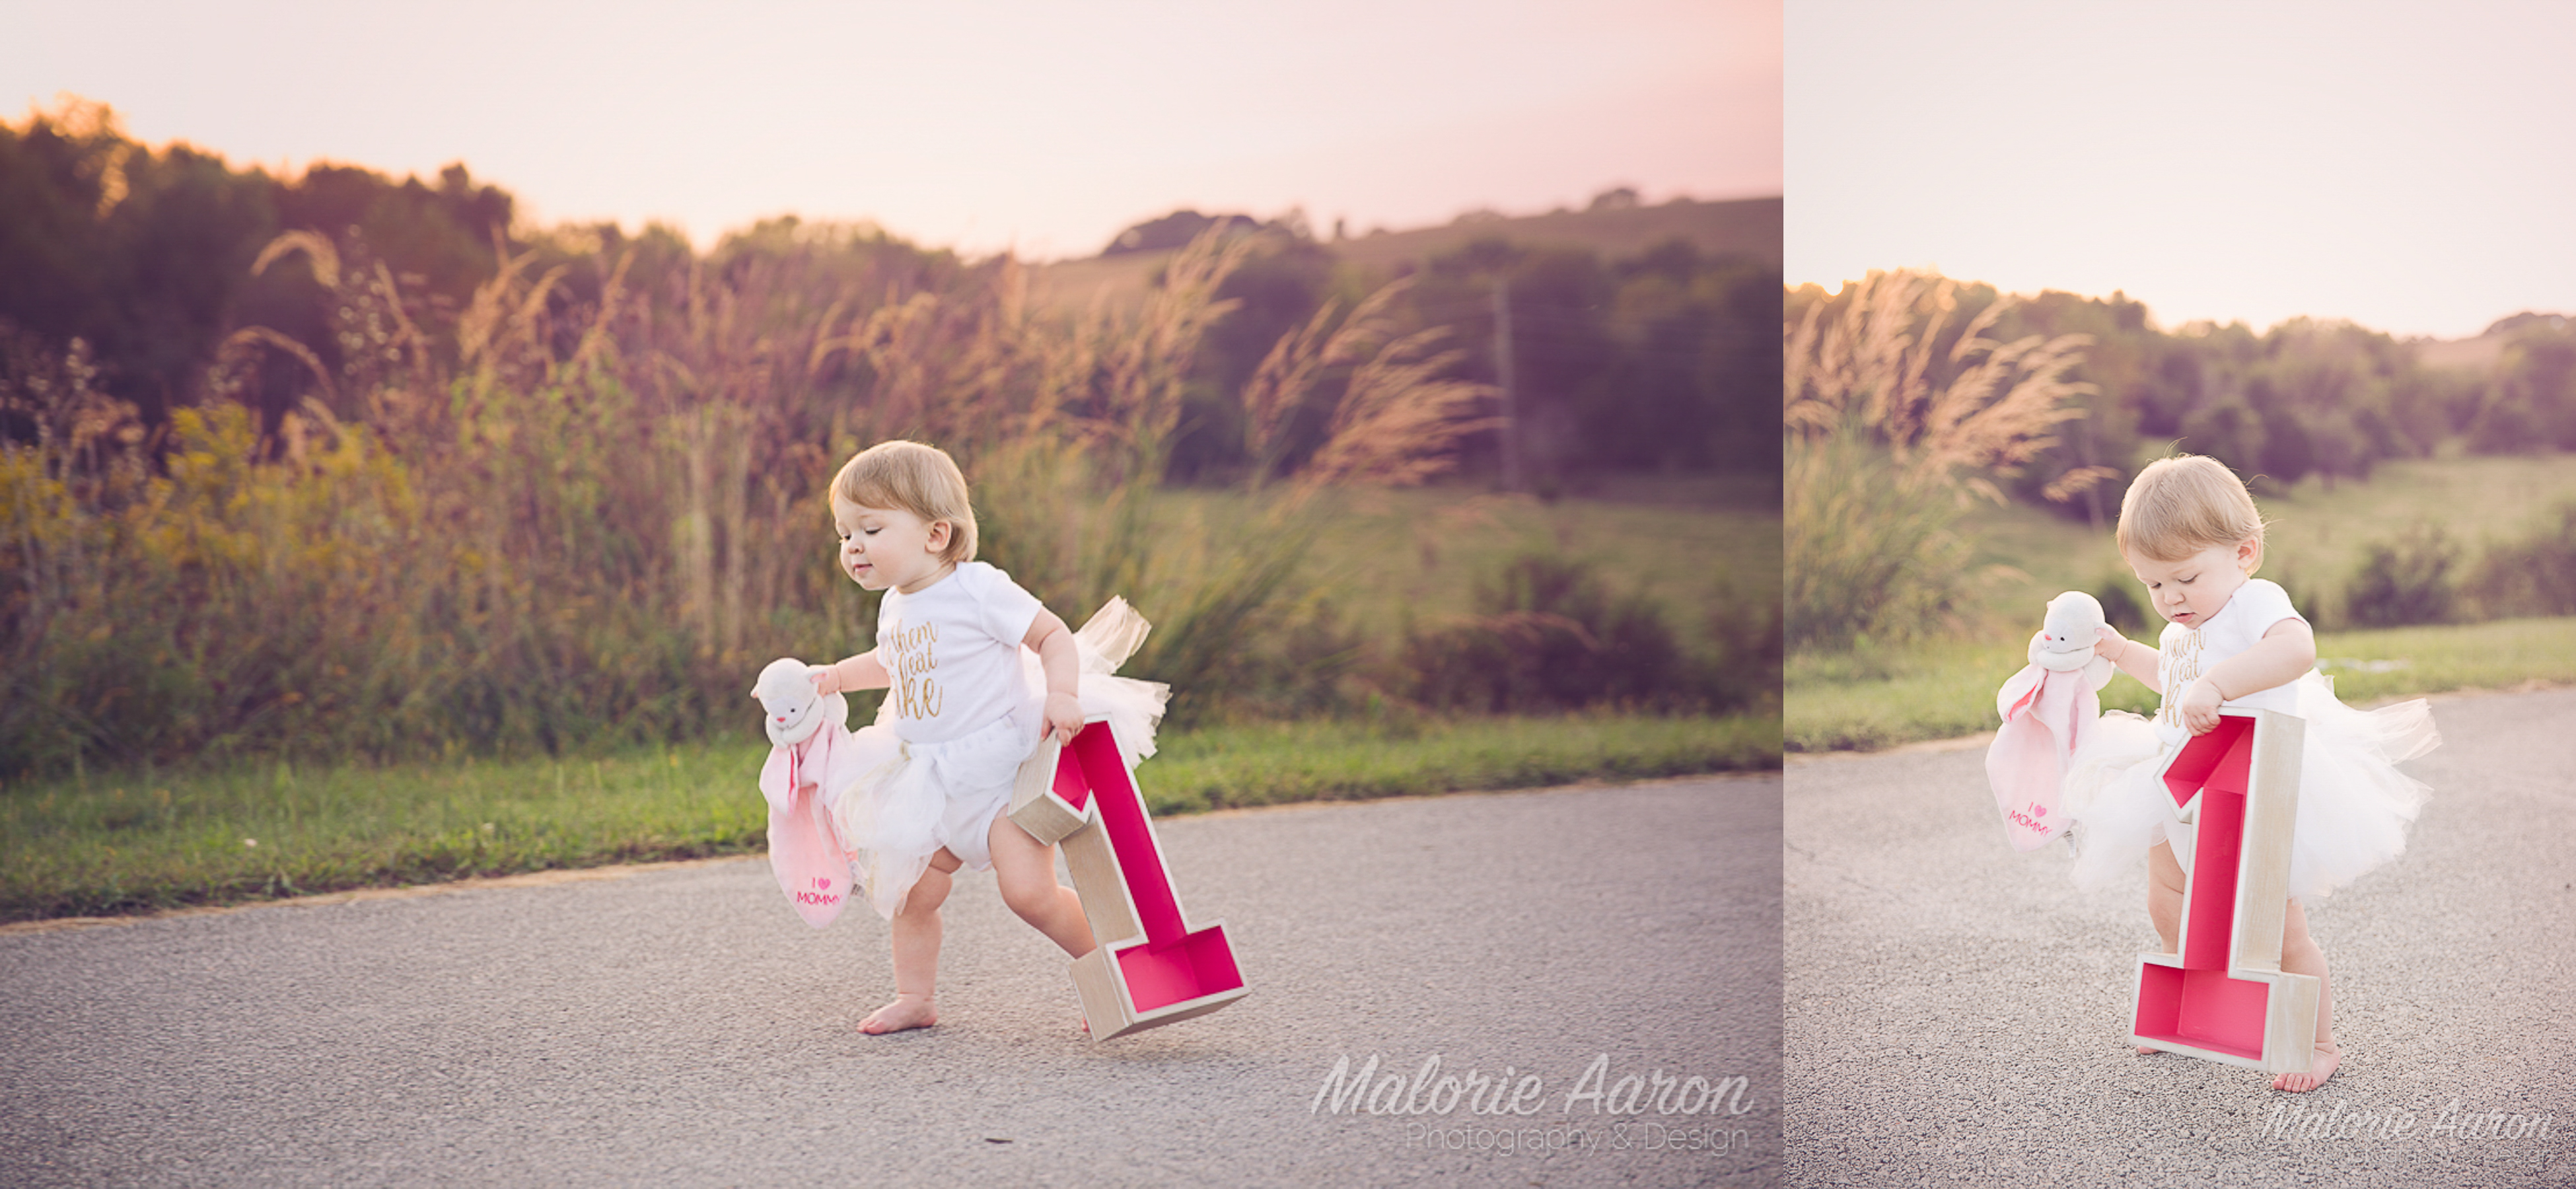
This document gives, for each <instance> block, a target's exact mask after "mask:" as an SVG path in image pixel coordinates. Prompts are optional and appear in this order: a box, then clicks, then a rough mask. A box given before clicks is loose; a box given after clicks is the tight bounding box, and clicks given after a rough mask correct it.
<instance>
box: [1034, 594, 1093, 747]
mask: <svg viewBox="0 0 2576 1189" xmlns="http://www.w3.org/2000/svg"><path fill="white" fill-rule="evenodd" d="M1020 643H1022V644H1026V645H1028V646H1029V648H1030V649H1031V650H1033V651H1035V652H1036V653H1037V654H1038V664H1039V666H1040V667H1042V668H1044V669H1045V670H1046V687H1047V696H1046V725H1047V730H1049V731H1051V732H1053V733H1054V734H1055V741H1056V742H1058V743H1065V742H1070V741H1071V740H1072V739H1073V733H1074V732H1075V731H1079V730H1081V729H1082V699H1081V696H1080V695H1081V691H1082V685H1081V682H1082V656H1081V654H1079V653H1077V652H1075V651H1074V648H1073V632H1072V630H1071V629H1069V628H1067V627H1065V626H1064V621H1063V620H1062V619H1059V618H1057V617H1056V613H1055V612H1053V611H1049V610H1047V609H1045V608H1043V607H1041V608H1039V609H1038V617H1037V618H1036V619H1033V620H1030V621H1029V634H1028V635H1027V636H1025V637H1022V638H1021V640H1020Z"/></svg>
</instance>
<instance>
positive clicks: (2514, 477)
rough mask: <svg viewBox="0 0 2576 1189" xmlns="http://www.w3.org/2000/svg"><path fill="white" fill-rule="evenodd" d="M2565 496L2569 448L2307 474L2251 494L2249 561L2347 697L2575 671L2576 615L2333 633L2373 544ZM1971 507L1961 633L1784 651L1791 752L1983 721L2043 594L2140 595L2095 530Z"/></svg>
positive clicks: (2459, 528)
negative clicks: (2254, 535) (2255, 526)
mask: <svg viewBox="0 0 2576 1189" xmlns="http://www.w3.org/2000/svg"><path fill="white" fill-rule="evenodd" d="M2566 499H2576V457H2571V456H2569V455H2565V454H2545V455H2532V456H2523V457H2477V458H2438V459H2420V460H2415V461H2409V462H2399V463H2390V464H2386V465H2383V466H2381V467H2380V468H2379V469H2378V470H2377V471H2375V472H2374V473H2373V474H2372V477H2371V479H2370V481H2369V482H2368V483H2351V482H2345V483H2340V484H2337V485H2335V486H2334V487H2332V488H2331V489H2329V488H2328V487H2326V486H2325V485H2324V484H2323V483H2322V482H2320V481H2318V480H2315V479H2310V480H2306V481H2303V482H2301V483H2300V484H2298V485H2297V486H2296V487H2294V488H2292V489H2291V490H2290V491H2289V492H2287V493H2285V494H2280V495H2272V496H2266V497H2262V498H2261V499H2260V500H2258V502H2259V503H2260V504H2261V506H2262V510H2263V514H2264V516H2265V517H2266V518H2267V519H2268V520H2269V521H2270V522H2271V527H2270V529H2269V531H2268V533H2267V544H2266V555H2265V560H2264V564H2263V569H2262V572H2261V574H2262V576H2263V577H2266V578H2270V579H2273V580H2274V581H2277V582H2280V583H2282V584H2283V585H2284V586H2287V587H2289V588H2290V591H2291V594H2292V596H2293V597H2294V598H2296V599H2298V600H2299V602H2300V610H2301V611H2302V612H2304V613H2306V614H2308V615H2310V616H2311V617H2314V618H2316V619H2317V620H2318V622H2321V623H2323V624H2324V625H2325V626H2326V628H2327V629H2328V630H2326V631H2324V632H2322V633H2321V634H2320V635H2319V637H2318V640H2317V655H2318V657H2319V663H2320V665H2321V667H2323V668H2324V669H2325V671H2326V672H2328V673H2330V674H2333V675H2334V676H2335V679H2336V688H2337V691H2338V692H2339V693H2340V694H2342V695H2343V697H2344V699H2345V700H2346V701H2349V702H2353V703H2355V704H2362V703H2366V702H2369V701H2373V700H2381V699H2386V698H2392V697H2400V696H2410V695H2414V694H2422V693H2436V692H2440V691H2444V690H2454V689H2470V688H2483V689H2499V688H2512V687H2517V686H2522V685H2526V684H2530V683H2535V682H2537V683H2550V684H2555V683H2562V682H2576V620H2565V619H2540V620H2508V621H2502V622H2496V623H2481V624H2466V625H2452V626H2445V627H2424V628H2400V629H2389V630H2380V631H2335V630H2332V629H2333V628H2334V625H2335V622H2336V619H2337V616H2338V614H2339V609H2340V603H2341V598H2342V590H2343V587H2344V585H2345V583H2347V582H2348V581H2349V580H2350V579H2351V577H2352V574H2353V571H2354V570H2355V569H2356V568H2358V566H2359V565H2360V562H2361V553H2362V550H2363V548H2364V547H2365V546H2367V545H2368V544H2370V543H2371V542H2373V541H2378V540H2382V539H2385V538H2387V537H2390V536H2393V535H2395V534H2396V533H2397V532H2398V531H2400V530H2401V529H2404V528H2405V527H2407V526H2408V525H2410V524H2413V523H2416V522H2418V521H2427V522H2432V523H2438V524H2440V525H2441V526H2442V527H2443V528H2444V529H2445V530H2446V531H2447V532H2449V533H2450V534H2451V535H2452V536H2453V537H2454V538H2456V539H2458V540H2460V541H2462V542H2463V543H2464V544H2466V545H2467V546H2469V548H2470V549H2471V550H2472V551H2474V550H2475V549H2477V548H2480V547H2482V542H2484V541H2489V540H2494V539H2497V538H2500V537H2509V536H2514V535H2518V534H2520V533H2522V532H2525V531H2527V530H2528V529H2529V528H2530V527H2531V526H2532V525H2533V524H2534V523H2535V522H2536V521H2537V519H2538V518H2539V517H2540V516H2541V515H2542V514H2544V513H2545V512H2546V511H2547V509H2549V508H2550V507H2551V506H2552V505H2554V504H2556V503H2557V502H2559V501H2561V500H2566ZM1972 519H1973V521H1974V532H1975V534H1976V535H1975V537H1974V545H1975V550H1976V552H1975V560H1976V564H1977V565H1978V567H1979V574H1978V577H1977V582H1978V586H1977V588H1976V590H1975V592H1974V596H1973V598H1972V599H1971V600H1970V601H1969V602H1968V604H1967V605H1966V606H1965V607H1964V608H1963V609H1962V611H1963V614H1962V621H1963V622H1962V623H1961V625H1960V627H1959V631H1958V632H1957V633H1956V634H1955V635H1954V636H1952V637H1951V638H1949V639H1945V640H1933V641H1927V642H1924V643H1920V644H1915V645H1910V646H1905V647H1901V648H1895V649H1880V650H1873V651H1864V652H1862V653H1859V654H1855V655H1829V654H1828V655H1819V654H1798V655H1793V656H1791V657H1790V658H1789V663H1788V671H1787V673H1786V674H1785V681H1786V685H1787V689H1786V691H1785V694H1784V698H1783V701H1784V707H1783V723H1782V731H1783V734H1784V735H1785V737H1786V746H1787V748H1788V749H1789V750H1791V751H1828V750H1835V749H1847V748H1858V749H1869V748H1877V747H1887V746H1892V745H1894V744H1898V743H1907V742H1913V741H1917V740H1924V739H1941V738H1949V737H1952V736H1957V735H1965V734H1970V733H1974V732H1977V731H1984V730H1991V729H1993V727H1994V726H1995V711H1994V694H1995V688H1996V687H1997V686H1999V685H2001V684H2002V683H2003V681H2004V679H2005V678H2006V677H2009V676H2011V675H2012V674H2013V673H2014V672H2015V671H2016V670H2018V669H2020V668H2021V666H2022V663H2023V661H2022V643H2023V642H2024V641H2026V640H2027V639H2028V638H2029V633H2030V632H2031V631H2033V630H2035V629H2036V628H2037V626H2038V624H2039V619H2040V614H2041V611H2042V610H2043V608H2044V607H2045V606H2046V605H2047V602H2048V600H2049V599H2050V598H2051V597H2053V596H2054V595H2056V594H2057V593H2058V592H2060V591H2064V590H2086V591H2093V592H2097V593H2098V592H2099V591H2101V590H2102V589H2103V588H2104V587H2106V586H2109V585H2111V584H2113V583H2115V582H2117V583H2121V584H2123V585H2124V588H2125V589H2126V590H2128V592H2129V593H2130V594H2131V595H2132V596H2133V597H2134V598H2136V599H2137V601H2138V604H2139V606H2140V607H2142V608H2143V607H2144V606H2145V604H2146V597H2145V591H2144V589H2143V588H2141V587H2139V585H2138V583H2137V579H2136V577H2135V576H2134V575H2132V574H2130V573H2129V571H2128V567H2127V566H2126V565H2124V564H2123V563H2122V562H2121V561H2120V556H2119V551H2118V549H2117V548H2116V547H2115V546H2114V545H2113V544H2112V541H2111V534H2110V533H2109V532H2108V531H2107V530H2105V531H2096V530H2094V529H2092V528H2091V527H2089V526H2086V525H2084V524H2082V523H2079V522H2075V521H2069V520H2064V519H2061V518H2058V517H2055V516H2052V515H2050V514H2049V513H2047V512H2046V511H2043V510H2041V509H2037V508H2032V507H2028V506H2024V505H2018V504H2017V505H2014V506H2011V507H2006V508H1981V509H1979V510H1978V511H1977V512H1976V513H1975V514H1974V516H1973V518H1972ZM2472 556H2474V554H2473V553H2472ZM2159 626H2160V625H2159ZM2154 630H2155V629H2154V628H2150V629H2149V635H2148V638H2150V639H2152V632H2153V631H2154ZM2102 704H2103V706H2104V707H2105V708H2106V709H2107V708H2124V709H2131V710H2145V709H2150V708H2152V707H2153V706H2154V705H2155V695H2153V694H2150V693H2148V692H2147V691H2146V689H2145V687H2143V686H2141V685H2139V684H2138V683H2137V682H2135V681H2131V680H2128V679H2126V678H2116V677H2115V678H2113V679H2112V683H2111V685H2110V686H2109V687H2107V688H2105V689H2104V690H2103V691H2102Z"/></svg>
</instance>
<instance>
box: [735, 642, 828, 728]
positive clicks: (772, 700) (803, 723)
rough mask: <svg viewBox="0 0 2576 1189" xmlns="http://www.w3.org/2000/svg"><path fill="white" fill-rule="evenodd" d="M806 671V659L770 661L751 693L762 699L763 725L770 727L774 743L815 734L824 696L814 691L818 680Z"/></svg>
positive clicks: (761, 672)
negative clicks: (814, 726)
mask: <svg viewBox="0 0 2576 1189" xmlns="http://www.w3.org/2000/svg"><path fill="white" fill-rule="evenodd" d="M806 673H807V669H806V667H805V664H804V662H802V661H797V660H792V659H788V658H784V657H782V658H780V659H778V660H774V661H771V662H769V666H768V667H767V668H764V669H762V670H761V671H760V680H759V681H758V682H757V683H755V684H754V685H753V686H752V687H751V696H752V697H754V698H757V699H759V700H760V709H761V726H762V727H764V728H766V729H767V730H768V732H769V741H770V742H771V743H776V744H786V743H793V742H796V741H798V740H800V739H803V738H804V737H805V736H807V735H809V734H812V733H813V726H812V724H813V723H814V722H815V721H816V719H818V718H819V717H820V716H821V714H822V705H823V697H822V695H820V694H817V693H815V692H814V679H813V678H811V677H808V676H806Z"/></svg>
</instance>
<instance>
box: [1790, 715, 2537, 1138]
mask: <svg viewBox="0 0 2576 1189" xmlns="http://www.w3.org/2000/svg"><path fill="white" fill-rule="evenodd" d="M2435 714H2436V719H2437V722H2438V723H2439V725H2440V727H2441V730H2442V734H2443V736H2444V743H2443V746H2442V747H2441V749H2440V750H2438V751H2436V752H2434V753H2433V754H2431V755H2429V756H2426V757H2425V758H2423V759H2421V760H2417V761H2414V762H2413V763H2411V764H2409V765H2408V767H2409V769H2410V770H2411V771H2413V772H2414V773H2415V774H2416V775H2417V776H2418V777H2419V778H2420V779H2422V780H2424V781H2425V782H2427V783H2429V784H2431V785H2432V786H2433V789H2434V799H2433V801H2432V802H2431V803H2430V804H2429V805H2428V806H2427V807H2426V809H2425V811H2424V814H2423V816H2422V817H2421V818H2420V819H2419V820H2418V821H2417V822H2416V824H2415V828H2414V832H2413V834H2412V835H2411V838H2410V845H2409V848H2408V850H2407V853H2406V854H2405V855H2404V856H2402V857H2401V858H2400V859H2398V860H2397V861H2396V862H2394V863H2392V864H2390V865H2388V866H2386V867H2383V868H2381V869H2380V870H2377V871H2374V872H2371V873H2370V874H2368V875H2365V876H2363V877H2362V878H2361V879H2360V880H2358V881H2357V882H2355V883H2354V884H2353V885H2351V886H2350V887H2348V888H2346V889H2345V890H2343V891H2340V892H2338V893H2336V894H2335V895H2334V896H2333V897H2332V898H2331V899H2330V900H2328V901H2326V902H2324V903H2323V905H2322V906H2320V907H2317V908H2316V909H2315V910H2314V911H2313V912H2312V914H2311V916H2310V918H2309V919H2310V923H2311V927H2312V928H2313V930H2314V932H2315V934H2316V937H2317V939H2318V942H2319V943H2320V945H2322V946H2323V948H2324V950H2325V954H2326V958H2327V961H2328V962H2329V964H2330V966H2331V968H2332V971H2333V979H2334V996H2335V1024H2336V1034H2337V1039H2338V1040H2339V1041H2340V1042H2341V1044H2342V1046H2343V1049H2344V1053H2345V1057H2344V1062H2343V1066H2342V1070H2341V1072H2339V1073H2337V1074H2336V1076H2335V1077H2334V1079H2333V1080H2332V1081H2331V1082H2329V1083H2327V1084H2326V1085H2325V1086H2324V1087H2322V1088H2320V1089H2319V1090H2317V1091H2315V1092H2312V1093H2309V1094H2305V1095H2298V1094H2286V1093H2274V1092H2273V1091H2272V1090H2271V1089H2270V1078H2269V1076H2268V1075H2264V1074H2259V1073H2255V1072H2253V1071H2250V1070H2245V1069H2241V1068H2236V1067H2232V1066H2224V1065H2218V1064H2215V1063H2211V1062H2205V1061H2199V1060H2195V1059H2192V1058H2188V1057H2182V1056H2177V1055H2173V1054H2159V1055H2156V1056H2151V1057H2138V1056H2135V1055H2133V1054H2132V1051H2131V1050H2130V1049H2129V1048H2128V1047H2126V1046H2125V1045H2124V1044H2122V1041H2121V1038H2122V1037H2123V1036H2124V1035H2125V1034H2126V1025H2125V1013H2126V1011H2127V1010H2128V997H2129V985H2128V984H2129V982H2130V979H2131V978H2132V973H2131V971H2132V967H2133V965H2134V963H2135V961H2136V959H2135V955H2136V954H2138V953H2140V952H2145V951H2150V950H2154V949H2156V948H2158V944H2157V941H2156V936H2155V932H2154V930H2153V928H2152V927H2150V926H2149V924H2148V923H2147V917H2146V908H2145V869H2144V867H2143V865H2141V866H2140V868H2139V870H2138V879H2137V882H2136V883H2135V884H2134V885H2132V886H2124V887H2116V888H2113V889H2107V890H2104V891H2102V892H2099V893H2095V894H2086V893H2082V892H2079V891H2077V890H2076V889H2075V888H2074V886H2073V885H2072V884H2070V883H2069V882H2067V880H2066V878H2065V866H2066V860H2065V858H2064V855H2063V851H2062V848H2058V849H2052V850H2043V851H2040V852H2037V853H2034V854H2031V855H2023V854H2020V853H2018V852H2016V851H2014V850H2013V849H2012V848H2011V847H2010V845H2009V844H2008V843H2007V842H2006V841H2005V838H2004V833H2003V828H2002V827H2001V825H2000V824H1999V822H1998V819H1997V816H1996V813H1995V808H1994V799H1993V797H1992V795H1991V794H1990V793H1989V792H1988V791H1987V788H1986V783H1985V773H1984V766H1983V765H1984V749H1983V746H1982V742H1981V741H1980V742H1979V743H1978V744H1977V745H1975V746H1966V747H1951V748H1949V749H1946V750H1944V749H1940V748H1921V749H1912V750H1905V751H1897V752H1887V753H1880V754H1877V755H1871V756H1862V757H1848V758H1832V759H1820V760H1814V761H1805V762H1795V763H1793V764H1792V765H1791V767H1790V769H1789V771H1788V773H1787V785H1788V792H1787V797H1786V803H1785V827H1786V835H1787V849H1788V855H1787V859H1786V872H1785V878H1786V882H1785V887H1784V895H1785V897H1786V902H1787V903H1786V923H1787V934H1788V937H1787V946H1788V948H1787V955H1786V956H1787V967H1788V969H1787V984H1786V988H1785V996H1786V1010H1785V1030H1786V1034H1787V1035H1786V1040H1787V1050H1786V1053H1785V1058H1786V1061H1787V1065H1788V1070H1787V1074H1788V1079H1789V1099H1788V1115H1787V1132H1786V1136H1785V1139H1784V1144H1785V1148H1786V1151H1787V1154H1788V1163H1787V1172H1788V1174H1789V1176H1788V1179H1789V1182H1790V1183H1791V1184H1796V1185H1828V1184H1860V1185H1907V1186H1911V1185H1931V1184H1946V1183H1950V1182H1953V1181H1969V1182H1973V1183H1976V1184H1980V1185H2045V1186H2049V1187H2051V1189H2074V1187H2077V1186H2088V1185H2116V1186H2122V1187H2124V1189H2138V1187H2143V1186H2158V1185H2279V1184H2303V1185H2304V1184H2315V1185H2336V1186H2343V1185H2388V1186H2468V1185H2477V1186H2520V1185H2531V1186H2539V1185H2554V1186H2566V1185H2576V1008H2571V1006H2570V1005H2571V1004H2576V994H2571V992H2570V986H2571V983H2576V689H2560V690H2552V691H2545V692H2539V693H2525V694H2498V695H2483V696H2475V697H2459V698H2450V699H2443V700H2437V702H2436V705H2435ZM2454 1104H2456V1106H2455V1105H2454ZM2276 1112H2277V1113H2276ZM2517 1115H2518V1116H2521V1118H2520V1119H2516V1118H2515V1116H2517ZM2541 1116H2547V1117H2549V1119H2550V1120H2551V1121H2550V1123H2549V1129H2548V1132H2547V1134H2546V1135H2542V1134H2541V1133H2540V1130H2539V1122H2540V1117H2541ZM2446 1120H2447V1121H2448V1123H2449V1124H2450V1126H2449V1127H2447V1128H2446V1127H2445V1126H2444V1123H2445V1121H2446ZM2463 1124H2465V1126H2463ZM2497 1133H2503V1134H2497ZM2516 1133H2520V1134H2516Z"/></svg>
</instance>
